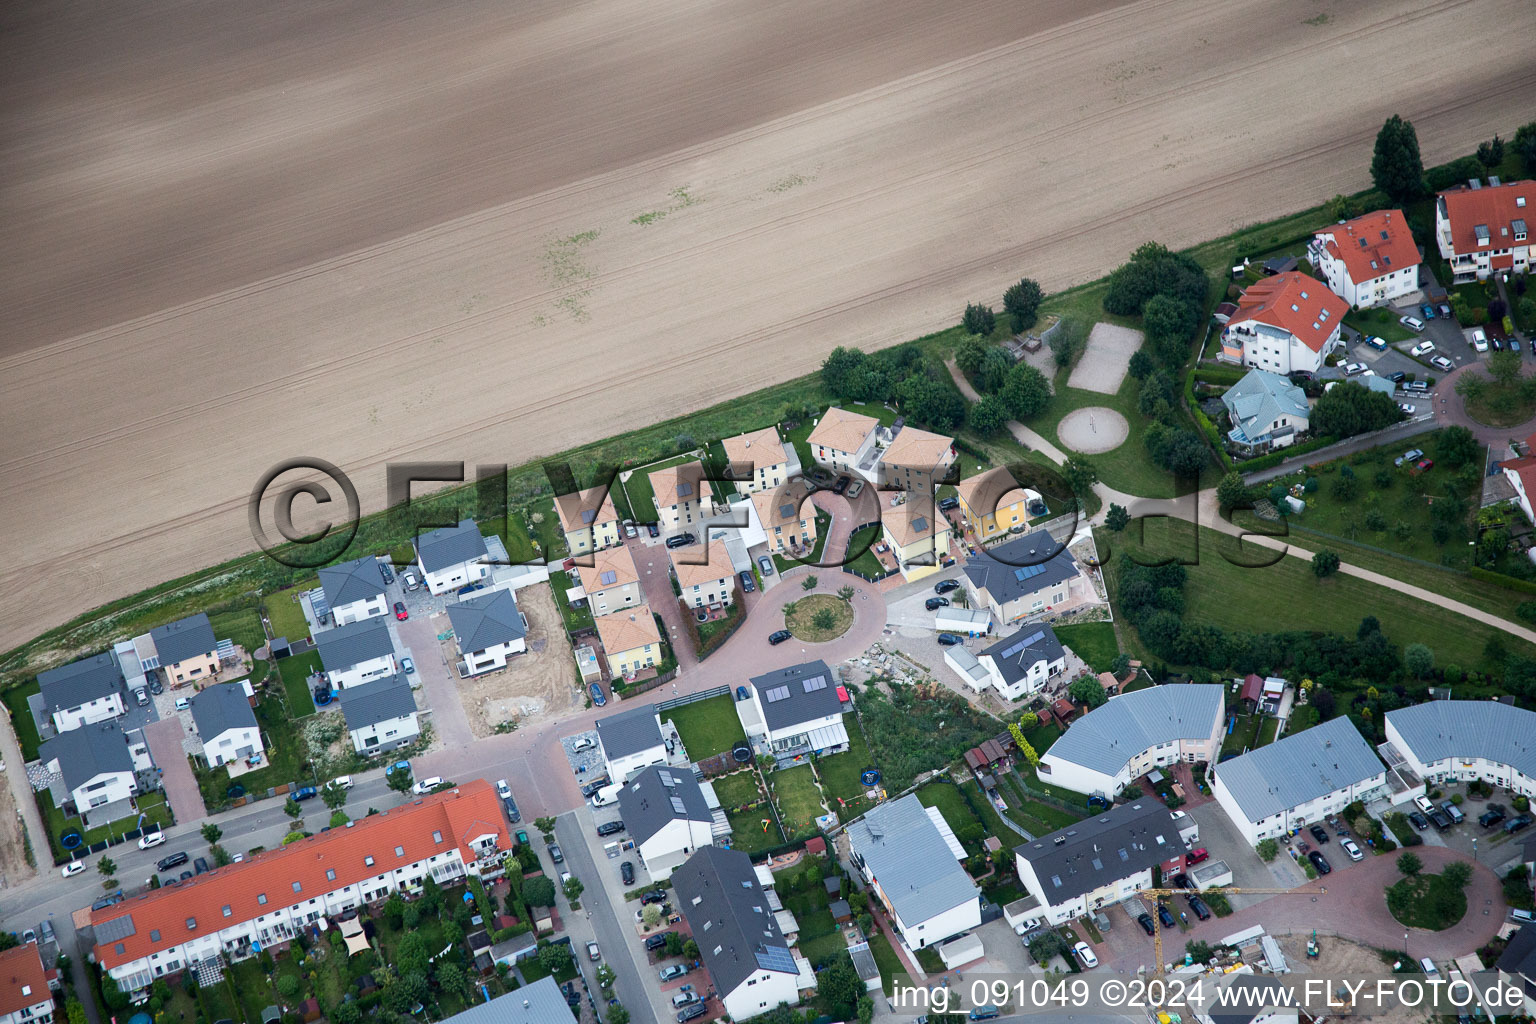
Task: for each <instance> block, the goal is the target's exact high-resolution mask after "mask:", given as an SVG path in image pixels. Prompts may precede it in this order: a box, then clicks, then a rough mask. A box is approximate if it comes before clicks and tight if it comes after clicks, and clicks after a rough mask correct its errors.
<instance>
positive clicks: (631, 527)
mask: <svg viewBox="0 0 1536 1024" xmlns="http://www.w3.org/2000/svg"><path fill="white" fill-rule="evenodd" d="M624 536H626V537H638V536H640V531H639V530H637V529H635V521H634V520H633V519H626V520H624Z"/></svg>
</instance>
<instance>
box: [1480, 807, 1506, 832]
mask: <svg viewBox="0 0 1536 1024" xmlns="http://www.w3.org/2000/svg"><path fill="white" fill-rule="evenodd" d="M1503 820H1504V808H1502V807H1494V806H1493V805H1491V804H1490V805H1489V807H1488V809H1487V810H1486V811H1484V812H1483V813H1482V814H1480V815H1478V817H1477V823H1478V824H1479V825H1481V826H1483V828H1493V826H1495V825H1497V824H1498V823H1499V822H1501V821H1503Z"/></svg>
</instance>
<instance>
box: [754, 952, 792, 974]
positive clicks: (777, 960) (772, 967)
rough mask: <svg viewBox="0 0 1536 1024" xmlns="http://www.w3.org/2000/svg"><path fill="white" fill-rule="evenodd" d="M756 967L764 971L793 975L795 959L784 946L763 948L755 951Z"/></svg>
mask: <svg viewBox="0 0 1536 1024" xmlns="http://www.w3.org/2000/svg"><path fill="white" fill-rule="evenodd" d="M757 966H759V967H761V968H762V969H763V970H765V971H783V972H784V973H785V974H795V973H797V972H796V970H795V957H794V954H792V953H791V952H790V951H789V949H788V948H787V947H785V946H764V947H763V948H762V949H759V950H758V951H757Z"/></svg>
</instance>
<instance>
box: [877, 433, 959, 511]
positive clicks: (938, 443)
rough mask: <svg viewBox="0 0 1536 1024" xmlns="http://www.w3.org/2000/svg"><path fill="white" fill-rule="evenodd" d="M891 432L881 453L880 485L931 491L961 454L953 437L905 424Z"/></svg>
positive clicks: (913, 490) (946, 475) (917, 491)
mask: <svg viewBox="0 0 1536 1024" xmlns="http://www.w3.org/2000/svg"><path fill="white" fill-rule="evenodd" d="M894 433H895V436H893V437H892V438H891V443H890V444H888V445H886V446H885V449H884V450H883V451H881V453H880V478H879V480H878V483H879V484H880V486H881V488H883V489H886V490H897V491H910V492H913V493H915V494H923V495H927V494H932V493H933V489H934V488H935V487H937V486H938V485H939V484H940V483H941V482H942V481H943V480H944V479H945V478H946V477H948V476H949V468H950V467H951V466H953V465H954V464H955V460H956V459H958V458H959V457H960V456H959V452H957V451H956V450H955V439H954V438H952V437H946V436H945V435H943V434H933V433H930V432H928V431H926V430H919V429H918V428H916V427H907V426H903V427H899V428H896V429H895V432H894Z"/></svg>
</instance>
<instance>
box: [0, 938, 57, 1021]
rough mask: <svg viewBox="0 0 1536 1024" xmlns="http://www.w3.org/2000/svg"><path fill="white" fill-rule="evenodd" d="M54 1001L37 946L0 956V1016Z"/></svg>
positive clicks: (18, 947) (15, 948) (23, 947)
mask: <svg viewBox="0 0 1536 1024" xmlns="http://www.w3.org/2000/svg"><path fill="white" fill-rule="evenodd" d="M52 1001H53V995H52V993H50V992H49V991H48V974H47V972H45V971H44V970H43V958H42V954H41V953H39V952H38V950H37V943H36V942H29V943H27V944H26V945H24V946H13V947H11V948H10V949H8V950H6V951H5V952H3V953H0V1014H5V1013H15V1012H16V1011H17V1010H24V1009H26V1008H27V1007H29V1006H36V1005H37V1004H38V1003H47V1002H52Z"/></svg>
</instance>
